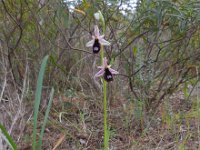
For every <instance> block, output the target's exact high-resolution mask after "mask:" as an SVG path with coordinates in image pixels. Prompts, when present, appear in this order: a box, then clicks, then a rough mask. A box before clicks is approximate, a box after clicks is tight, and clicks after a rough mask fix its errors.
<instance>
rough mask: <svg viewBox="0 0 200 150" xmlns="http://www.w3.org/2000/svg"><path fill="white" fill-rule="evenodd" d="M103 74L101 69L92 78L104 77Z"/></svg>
mask: <svg viewBox="0 0 200 150" xmlns="http://www.w3.org/2000/svg"><path fill="white" fill-rule="evenodd" d="M104 72H105V70H104V68H102V69H101V70H100V71H99V72H97V73H96V74H95V75H94V77H95V78H96V77H101V76H103V75H104Z"/></svg>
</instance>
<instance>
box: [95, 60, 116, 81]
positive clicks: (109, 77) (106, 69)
mask: <svg viewBox="0 0 200 150" xmlns="http://www.w3.org/2000/svg"><path fill="white" fill-rule="evenodd" d="M98 68H99V69H101V70H100V71H99V72H97V73H96V74H95V77H101V76H103V77H104V79H105V80H106V81H107V82H110V81H113V75H114V74H119V72H118V71H116V70H114V69H112V68H111V66H110V65H108V63H107V59H106V57H104V59H103V65H102V66H99V67H98Z"/></svg>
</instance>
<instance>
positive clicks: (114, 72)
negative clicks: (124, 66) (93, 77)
mask: <svg viewBox="0 0 200 150" xmlns="http://www.w3.org/2000/svg"><path fill="white" fill-rule="evenodd" d="M108 69H109V71H110V72H111V73H112V74H119V72H118V71H116V70H114V69H112V68H108Z"/></svg>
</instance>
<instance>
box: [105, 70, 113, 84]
mask: <svg viewBox="0 0 200 150" xmlns="http://www.w3.org/2000/svg"><path fill="white" fill-rule="evenodd" d="M103 76H104V79H105V80H106V81H107V82H110V81H113V75H112V73H111V72H110V70H109V69H108V68H105V70H104V75H103Z"/></svg>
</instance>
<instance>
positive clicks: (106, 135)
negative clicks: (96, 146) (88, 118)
mask: <svg viewBox="0 0 200 150" xmlns="http://www.w3.org/2000/svg"><path fill="white" fill-rule="evenodd" d="M106 87H107V83H106V81H105V80H103V110H104V115H103V116H104V119H103V120H104V150H108V143H109V135H108V127H107V91H106V90H107V88H106Z"/></svg>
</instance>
